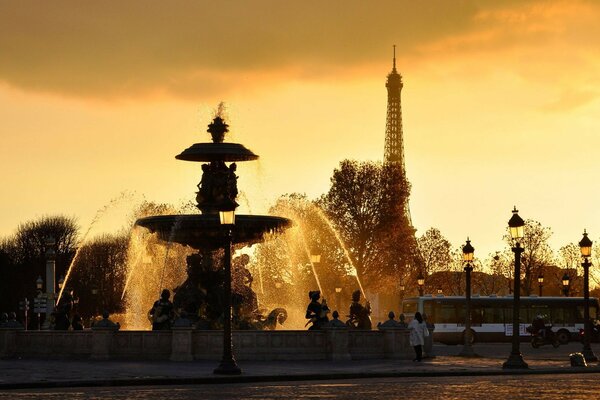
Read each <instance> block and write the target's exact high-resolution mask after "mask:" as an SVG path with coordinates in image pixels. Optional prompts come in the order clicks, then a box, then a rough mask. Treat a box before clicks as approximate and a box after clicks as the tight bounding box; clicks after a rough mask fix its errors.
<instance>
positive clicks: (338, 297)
mask: <svg viewBox="0 0 600 400" xmlns="http://www.w3.org/2000/svg"><path fill="white" fill-rule="evenodd" d="M335 306H336V308H337V309H338V310H341V309H342V288H341V287H336V288H335Z"/></svg>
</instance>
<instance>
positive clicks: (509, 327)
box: [504, 324, 529, 336]
mask: <svg viewBox="0 0 600 400" xmlns="http://www.w3.org/2000/svg"><path fill="white" fill-rule="evenodd" d="M527 326H528V325H527V324H519V336H529V333H528V332H527V331H526V330H525V328H527ZM504 335H505V336H512V335H513V324H504Z"/></svg>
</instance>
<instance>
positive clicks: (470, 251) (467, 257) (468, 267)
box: [459, 238, 476, 357]
mask: <svg viewBox="0 0 600 400" xmlns="http://www.w3.org/2000/svg"><path fill="white" fill-rule="evenodd" d="M462 252H463V261H464V262H465V272H466V273H467V283H466V287H465V297H466V310H465V333H464V334H463V339H464V345H463V348H462V351H461V352H460V354H459V355H460V356H463V357H475V356H476V354H475V352H474V351H473V347H472V346H471V342H472V333H471V272H472V271H473V256H474V254H475V249H474V248H473V246H472V245H471V241H470V240H469V238H467V243H466V244H465V245H464V246H463V248H462Z"/></svg>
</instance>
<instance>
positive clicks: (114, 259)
mask: <svg viewBox="0 0 600 400" xmlns="http://www.w3.org/2000/svg"><path fill="white" fill-rule="evenodd" d="M128 241H129V234H128V233H121V234H118V235H108V234H105V235H102V236H100V237H97V238H95V239H93V240H91V241H89V242H88V243H86V244H84V245H83V246H82V247H81V249H80V250H79V256H78V257H77V261H76V262H75V265H74V267H73V272H72V275H71V277H70V278H69V286H71V287H72V288H73V289H74V291H75V294H76V296H77V297H79V299H80V305H79V308H80V311H81V312H82V313H83V314H84V315H86V316H87V315H90V314H94V313H95V312H102V311H103V310H107V311H109V312H110V313H115V312H121V311H123V301H122V300H121V295H122V293H123V288H124V285H125V279H126V274H127V245H128ZM94 291H96V294H93V292H94Z"/></svg>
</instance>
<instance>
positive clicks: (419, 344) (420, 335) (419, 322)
mask: <svg viewBox="0 0 600 400" xmlns="http://www.w3.org/2000/svg"><path fill="white" fill-rule="evenodd" d="M408 329H410V345H411V346H413V347H414V349H415V355H416V358H415V359H414V360H413V361H421V359H422V358H423V345H424V344H425V336H429V332H428V331H427V326H426V325H425V322H423V317H422V316H421V313H420V312H418V311H417V312H416V313H415V317H414V318H413V319H412V321H410V323H409V324H408Z"/></svg>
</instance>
